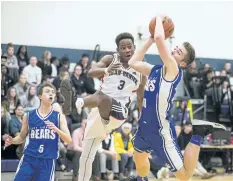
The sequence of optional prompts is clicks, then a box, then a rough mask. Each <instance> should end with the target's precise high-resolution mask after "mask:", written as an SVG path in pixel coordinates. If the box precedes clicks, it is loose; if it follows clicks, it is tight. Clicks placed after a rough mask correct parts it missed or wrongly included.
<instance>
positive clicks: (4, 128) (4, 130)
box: [1, 106, 9, 158]
mask: <svg viewBox="0 0 233 181" xmlns="http://www.w3.org/2000/svg"><path fill="white" fill-rule="evenodd" d="M8 134H9V120H7V117H6V115H5V109H4V107H3V106H2V107H1V158H3V157H4V156H3V152H4V144H5V141H6V139H7V136H8Z"/></svg>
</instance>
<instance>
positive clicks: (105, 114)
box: [76, 91, 112, 120]
mask: <svg viewBox="0 0 233 181" xmlns="http://www.w3.org/2000/svg"><path fill="white" fill-rule="evenodd" d="M83 106H84V107H89V108H93V107H98V108H99V112H100V115H101V117H102V118H103V119H106V120H108V119H109V114H110V111H111V108H112V98H111V97H109V96H108V95H106V94H104V93H102V92H101V91H96V92H95V93H94V94H92V95H89V96H86V97H84V98H78V99H77V101H76V107H83Z"/></svg>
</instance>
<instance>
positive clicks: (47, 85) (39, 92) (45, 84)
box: [38, 82, 57, 96]
mask: <svg viewBox="0 0 233 181" xmlns="http://www.w3.org/2000/svg"><path fill="white" fill-rule="evenodd" d="M45 87H50V88H52V89H54V91H55V92H56V91H57V89H56V87H55V86H54V85H53V84H51V83H48V82H46V83H44V84H42V86H41V87H40V88H39V91H38V95H39V96H41V95H42V93H43V89H44V88H45Z"/></svg>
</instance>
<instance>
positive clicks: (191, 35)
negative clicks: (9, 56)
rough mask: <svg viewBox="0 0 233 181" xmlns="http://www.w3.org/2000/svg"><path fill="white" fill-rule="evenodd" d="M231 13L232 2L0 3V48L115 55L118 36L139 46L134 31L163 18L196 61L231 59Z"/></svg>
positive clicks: (155, 52) (232, 15)
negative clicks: (193, 52) (99, 51)
mask: <svg viewBox="0 0 233 181" xmlns="http://www.w3.org/2000/svg"><path fill="white" fill-rule="evenodd" d="M207 9H208V13H206V10H207ZM232 9H233V4H232V3H231V2H181V1H180V2H148V1H143V2H142V1H141V2H135V1H134V2H130V1H124V2H121V1H115V2H108V1H102V2H101V1H100V2H90V1H89V2H85V1H83V2H80V1H79V2H2V3H1V21H2V24H1V25H2V26H1V30H2V31H1V38H2V41H1V43H3V44H5V43H8V42H13V43H14V44H24V45H31V46H33V47H35V46H40V47H55V48H59V47H63V48H66V50H67V51H69V50H68V48H71V49H85V50H92V49H93V47H94V46H95V45H96V44H100V45H101V49H102V50H104V51H114V50H115V47H116V45H115V42H114V39H115V36H116V35H117V34H118V33H120V32H125V31H128V32H131V33H132V34H133V35H134V36H135V37H136V45H138V44H139V42H138V41H137V29H138V28H137V27H138V26H141V27H142V32H143V33H144V36H147V35H148V33H147V32H148V31H147V26H148V22H149V21H150V19H151V18H152V17H153V16H154V15H156V14H164V13H166V14H169V16H171V17H172V18H173V20H174V22H175V26H176V27H175V37H176V38H175V39H174V42H173V45H176V44H178V43H181V42H183V41H190V42H191V43H192V44H193V45H194V46H195V48H196V51H197V55H198V56H199V57H216V58H233V54H232V47H233V33H232V32H233V23H230V22H232V19H231V17H233V12H232ZM187 19H188V21H187ZM226 22H229V23H226ZM36 49H37V48H36V47H35V50H36ZM57 50H59V49H57ZM32 51H34V50H32ZM58 53H59V52H58ZM149 53H151V54H157V50H156V48H155V46H153V48H151V49H150V50H149ZM71 56H72V55H71Z"/></svg>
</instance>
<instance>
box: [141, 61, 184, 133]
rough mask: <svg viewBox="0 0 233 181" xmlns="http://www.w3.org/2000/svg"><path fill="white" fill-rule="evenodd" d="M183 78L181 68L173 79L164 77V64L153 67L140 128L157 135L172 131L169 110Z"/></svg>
mask: <svg viewBox="0 0 233 181" xmlns="http://www.w3.org/2000/svg"><path fill="white" fill-rule="evenodd" d="M181 78H182V70H181V69H180V68H179V73H178V75H177V76H176V78H175V79H174V80H173V81H167V80H165V79H164V77H163V66H162V65H156V66H154V67H153V68H152V70H151V73H150V75H149V77H148V81H147V84H146V87H145V92H144V101H143V108H142V115H141V118H140V119H139V129H141V130H142V131H143V132H148V130H151V131H152V132H153V133H154V134H156V135H160V134H166V133H167V132H169V131H171V130H170V116H169V112H170V109H171V107H172V100H173V97H174V95H175V93H176V87H177V85H178V84H179V82H180V80H181ZM166 128H167V129H166Z"/></svg>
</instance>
